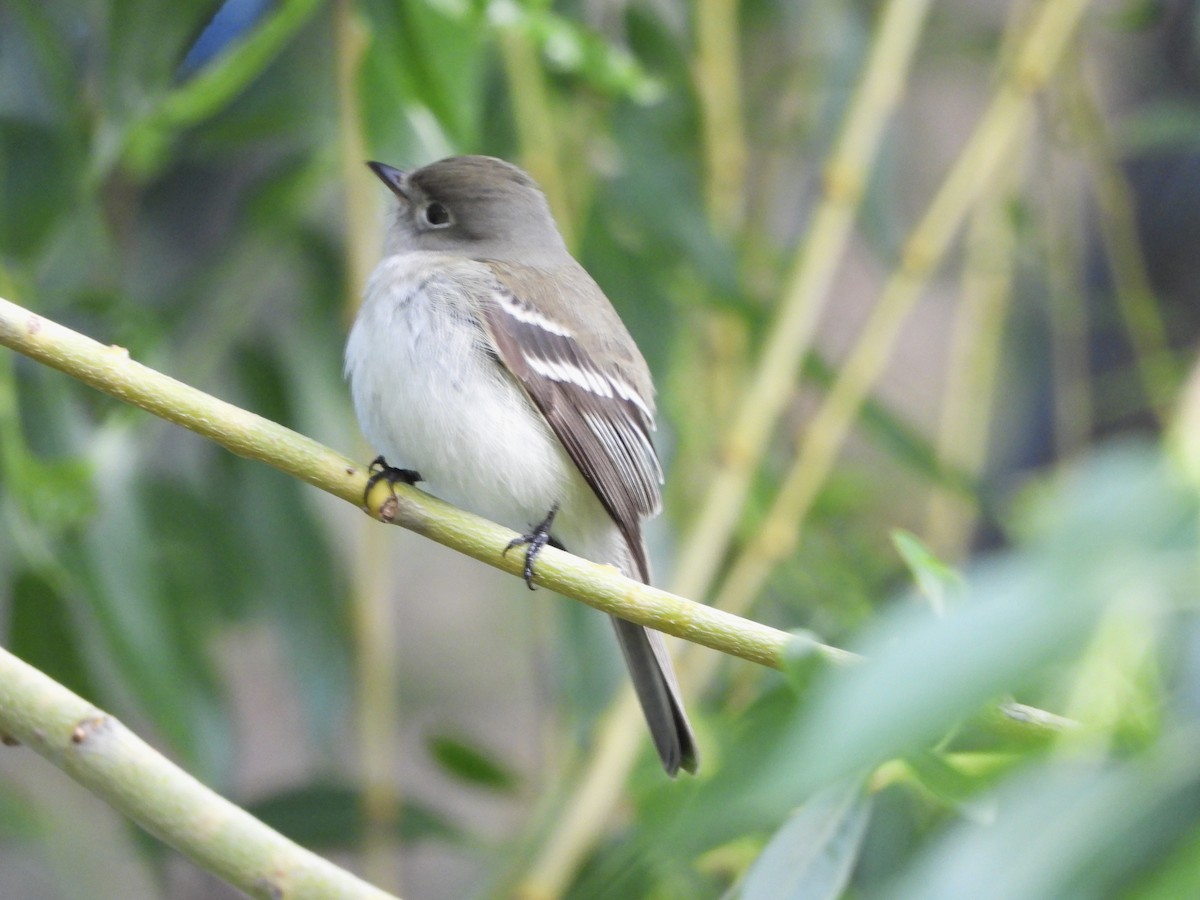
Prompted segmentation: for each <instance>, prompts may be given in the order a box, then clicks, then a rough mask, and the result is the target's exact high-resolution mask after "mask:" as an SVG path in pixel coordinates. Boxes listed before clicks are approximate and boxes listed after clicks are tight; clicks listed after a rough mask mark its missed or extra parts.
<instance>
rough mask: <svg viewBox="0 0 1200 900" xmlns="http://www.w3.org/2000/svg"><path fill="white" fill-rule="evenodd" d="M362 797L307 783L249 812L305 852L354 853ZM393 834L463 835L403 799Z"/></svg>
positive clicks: (409, 838)
mask: <svg viewBox="0 0 1200 900" xmlns="http://www.w3.org/2000/svg"><path fill="white" fill-rule="evenodd" d="M363 805H364V800H363V795H362V792H361V791H359V790H357V789H355V788H353V787H350V786H347V785H341V784H309V785H305V786H303V787H298V788H294V789H292V790H286V791H281V792H279V793H277V794H273V795H271V796H270V797H267V798H265V799H262V800H259V801H257V802H255V803H251V804H249V805H248V806H247V807H246V811H247V812H249V813H250V814H251V815H252V816H254V817H255V818H258V819H261V820H262V821H263V822H265V823H266V824H267V825H270V826H271V827H272V828H274V829H276V830H277V831H279V832H281V833H283V834H285V835H287V836H288V837H289V838H291V839H292V840H294V841H296V842H297V843H300V844H302V845H304V846H306V847H322V848H326V849H331V848H338V849H355V848H356V847H358V846H359V845H360V842H361V841H362V839H363V818H362V810H363ZM399 813H400V814H399V819H398V820H397V822H396V823H395V834H396V836H397V837H398V838H400V839H401V840H403V841H419V840H428V839H443V840H459V839H461V837H462V834H461V832H460V831H459V830H458V828H456V827H455V826H453V825H451V824H450V823H449V822H448V821H446V819H445V818H443V817H442V816H441V815H439V814H438V813H436V812H434V811H433V810H432V809H430V808H429V807H427V806H424V805H422V804H421V803H418V802H414V801H412V800H411V799H407V798H405V799H404V800H403V801H402V802H401V804H400V810H399Z"/></svg>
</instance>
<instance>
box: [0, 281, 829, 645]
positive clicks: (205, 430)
mask: <svg viewBox="0 0 1200 900" xmlns="http://www.w3.org/2000/svg"><path fill="white" fill-rule="evenodd" d="M0 344H4V345H6V346H8V347H11V348H12V349H13V350H16V351H18V352H20V353H23V354H25V355H26V356H29V357H31V358H32V359H36V360H37V361H39V362H42V363H45V364H46V365H48V366H52V367H53V368H55V369H58V370H59V371H62V372H65V373H67V374H68V375H71V376H72V377H74V378H77V379H79V380H80V381H83V382H85V383H87V384H89V385H91V386H92V387H94V388H96V389H98V390H101V391H103V392H104V393H106V394H110V395H112V396H113V397H116V398H117V399H119V400H124V401H125V402H126V403H131V404H133V405H134V406H138V407H141V408H142V409H144V410H146V411H148V412H152V413H154V414H155V415H157V416H161V417H162V418H164V419H167V420H168V421H171V422H174V423H176V424H177V425H182V426H183V427H184V428H187V429H189V430H191V431H194V432H196V433H197V434H201V435H203V436H204V437H207V438H209V439H211V440H213V441H215V442H216V443H218V444H220V445H221V446H223V447H225V448H226V449H228V450H231V451H232V452H234V453H236V454H238V455H239V456H244V457H246V458H247V459H256V460H259V461H261V462H265V463H268V464H269V465H272V466H274V467H275V468H277V469H279V470H280V471H283V472H286V473H288V474H289V475H292V476H294V477H296V478H299V479H301V480H302V481H306V482H308V483H309V484H311V485H313V486H314V487H318V488H320V489H321V490H323V491H327V492H329V493H330V494H333V495H334V496H335V497H340V498H341V499H343V500H345V501H347V502H348V503H353V504H354V505H355V506H361V504H362V499H363V491H364V489H365V487H366V483H367V474H366V470H365V468H364V467H363V466H360V465H358V464H357V463H355V462H353V461H352V460H350V459H347V458H346V457H345V456H342V455H341V454H340V453H337V452H335V451H333V450H331V449H330V448H328V447H326V446H324V445H322V444H320V443H318V442H316V441H314V440H312V439H311V438H307V437H305V436H303V435H301V434H297V433H296V432H294V431H291V430H290V429H287V428H284V427H283V426H282V425H279V424H277V423H275V422H271V421H269V420H267V419H264V418H263V417H262V416H258V415H255V414H254V413H251V412H247V411H246V410H244V409H240V408H239V407H236V406H234V405H232V404H230V403H226V402H224V401H223V400H218V399H217V398H215V397H212V396H210V395H209V394H206V393H204V392H203V391H200V390H197V389H196V388H193V387H190V386H188V385H186V384H183V383H181V382H178V381H176V380H175V379H173V378H170V377H168V376H166V375H164V374H162V373H161V372H157V371H155V370H154V369H151V368H149V367H147V366H144V365H142V364H141V363H138V362H135V361H134V360H132V359H130V357H129V352H128V351H127V350H125V349H124V348H122V347H113V346H105V345H103V344H100V343H98V342H96V341H94V340H92V339H91V338H89V337H86V336H85V335H82V334H79V333H77V332H75V331H72V330H70V329H69V328H66V327H64V326H62V325H59V324H57V323H56V322H53V321H51V320H49V319H46V318H44V317H42V316H39V315H38V314H36V313H34V312H31V311H30V310H27V309H24V308H23V307H20V306H18V305H16V304H15V303H11V302H10V301H8V300H5V299H3V298H0ZM369 512H370V514H371V515H373V516H375V517H376V518H378V519H381V520H382V521H387V522H393V523H395V524H397V525H402V526H404V527H405V528H408V529H409V530H411V531H415V532H417V533H418V534H421V535H424V536H425V537H428V538H430V539H432V540H435V541H437V542H438V543H439V544H445V545H446V546H447V547H450V548H451V549H453V550H457V551H459V552H460V553H465V554H466V555H468V556H471V557H474V558H475V559H478V560H480V561H481V562H485V563H487V564H488V565H491V566H495V567H496V568H498V569H503V570H504V571H506V572H509V573H511V574H514V575H517V574H520V572H521V568H522V566H523V563H524V561H523V558H522V557H521V554H509V555H508V556H502V555H501V552H500V551H501V549H502V548H504V547H505V546H506V545H507V544H508V541H509V540H510V539H511V538H512V537H513V536H514V532H512V531H510V530H509V529H507V528H502V527H501V526H499V525H496V524H493V523H491V522H488V521H486V520H485V519H481V518H480V517H478V516H475V515H472V514H471V513H468V512H464V511H463V510H460V509H456V508H455V507H453V506H450V505H449V504H447V503H443V502H442V501H440V500H438V499H436V498H435V497H431V496H429V495H428V494H426V493H424V492H423V491H420V490H417V489H416V488H408V487H405V486H403V485H401V486H398V487H397V488H396V490H395V496H394V499H393V496H392V494H391V493H390V492H389V491H388V490H387V489H386V487H384V486H382V485H380V486H377V488H376V490H375V491H374V492H373V494H372V498H371V508H370V510H369ZM536 580H537V583H538V584H541V585H544V586H545V587H548V588H551V589H552V590H554V591H557V592H558V593H560V594H563V595H564V596H567V597H571V598H573V599H576V600H580V601H581V602H583V603H586V604H588V605H589V606H593V607H595V608H596V609H599V610H601V611H603V612H607V613H612V614H613V615H616V616H620V617H622V618H624V619H628V620H629V621H631V622H636V623H638V624H639V625H648V626H649V627H651V628H654V629H655V630H657V631H662V632H665V633H666V634H673V635H675V636H676V637H681V638H683V639H684V640H688V641H692V642H694V643H698V644H703V645H704V646H706V647H710V648H712V649H714V650H720V651H721V652H722V653H729V654H731V655H733V656H739V657H741V658H742V659H746V660H749V661H750V662H756V663H759V664H761V665H765V666H773V667H778V666H780V665H781V664H782V661H783V658H784V655H785V652H786V651H787V650H788V649H789V647H791V646H794V647H795V648H796V649H797V650H807V651H809V652H818V653H820V654H822V655H824V656H826V657H828V658H830V659H832V660H835V661H844V660H846V659H849V658H852V654H850V653H848V652H846V651H844V650H839V649H837V648H836V647H829V646H827V645H824V644H818V643H816V642H805V641H801V640H800V639H799V638H796V637H794V636H792V635H789V634H787V633H785V632H783V631H779V630H778V629H776V628H771V627H769V626H767V625H761V624H759V623H757V622H752V621H750V620H748V619H743V618H740V617H738V616H734V615H731V614H729V613H726V612H722V611H721V610H718V609H713V608H711V607H707V606H702V605H701V604H699V603H695V602H693V601H691V600H685V599H684V598H682V597H678V596H676V595H675V594H671V593H669V592H667V591H663V590H659V589H657V588H653V587H650V586H648V585H644V584H641V583H639V582H636V581H632V580H631V579H628V578H625V577H624V576H623V575H621V574H620V573H618V572H617V571H616V570H615V569H613V568H611V567H608V566H601V565H597V564H596V563H592V562H588V561H587V560H584V559H580V558H579V557H576V556H572V555H570V554H568V553H564V552H562V551H560V550H556V549H554V548H552V547H547V548H546V549H545V550H544V551H543V552H542V554H541V555H540V556H539V557H538V567H537V579H536Z"/></svg>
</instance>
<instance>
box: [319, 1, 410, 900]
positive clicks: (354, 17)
mask: <svg viewBox="0 0 1200 900" xmlns="http://www.w3.org/2000/svg"><path fill="white" fill-rule="evenodd" d="M333 16H334V26H335V29H334V39H335V47H336V51H337V56H336V64H337V65H336V74H337V92H338V138H339V141H340V144H341V160H340V162H341V170H342V184H343V185H344V191H345V194H344V204H345V216H346V243H345V246H346V251H345V252H346V288H345V298H346V302H345V312H346V315H345V320H346V322H347V323H349V322H350V321H351V319H352V318H353V315H354V312H355V311H356V310H357V308H358V305H359V301H360V298H361V297H362V292H363V287H364V286H365V285H366V282H367V278H368V277H369V276H370V272H371V269H372V267H373V265H374V261H375V259H376V258H377V257H378V254H379V245H380V240H379V228H378V226H377V225H376V222H375V218H376V217H375V211H376V208H377V206H376V203H375V202H373V198H372V195H371V193H370V191H371V189H372V188H376V189H377V185H375V184H374V181H375V180H374V179H373V178H371V177H370V176H369V175H368V173H367V171H366V167H365V166H364V165H363V163H364V161H365V160H366V159H367V148H366V144H365V142H364V140H363V124H362V111H361V107H360V105H359V92H358V74H359V70H360V67H361V64H362V59H363V55H364V53H365V52H366V49H367V46H368V35H367V31H366V26H365V24H364V23H363V21H362V19H361V18H359V14H358V12H357V10H356V8H355V5H354V4H353V3H352V2H351V0H338V2H337V3H336V4H335V5H334V8H333ZM371 524H372V523H370V522H369V521H366V520H359V521H358V522H357V527H356V529H355V531H356V535H355V539H354V553H353V555H352V563H351V567H350V610H351V617H350V620H351V626H352V634H353V639H354V648H355V652H354V682H355V687H354V726H355V730H356V733H357V737H358V739H357V741H356V742H355V751H356V752H357V754H358V760H359V766H358V768H359V780H360V782H361V784H362V813H363V824H364V835H363V842H362V860H363V862H362V871H363V873H364V875H365V876H366V877H367V879H368V880H369V881H371V882H372V883H373V884H376V885H379V886H380V887H384V888H386V889H388V890H393V891H395V890H399V887H400V878H399V872H398V859H399V848H398V846H397V840H396V827H395V825H396V823H397V822H398V821H399V820H400V811H401V800H402V798H401V795H400V788H399V785H398V783H397V781H396V778H395V775H394V773H395V750H396V746H397V741H398V736H399V732H400V723H399V710H400V702H399V691H400V680H399V677H398V674H397V673H398V671H399V647H398V643H397V640H396V634H397V629H396V622H395V615H396V613H395V604H394V603H393V602H392V587H393V585H392V578H391V577H390V575H389V573H390V572H391V568H390V567H388V566H381V565H379V562H378V561H379V560H380V559H386V558H387V553H388V548H387V546H386V543H385V536H384V534H383V533H382V529H379V528H373V527H371Z"/></svg>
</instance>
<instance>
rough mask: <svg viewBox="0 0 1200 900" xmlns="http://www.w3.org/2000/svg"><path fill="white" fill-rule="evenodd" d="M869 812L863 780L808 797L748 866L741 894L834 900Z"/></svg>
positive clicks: (750, 899) (749, 898)
mask: <svg viewBox="0 0 1200 900" xmlns="http://www.w3.org/2000/svg"><path fill="white" fill-rule="evenodd" d="M870 816H871V798H870V796H869V795H867V794H866V793H865V792H864V790H863V785H862V782H861V781H859V780H855V781H854V782H853V783H851V784H848V785H845V784H843V785H834V786H831V787H829V788H826V789H825V790H823V791H821V792H820V793H818V794H815V795H814V796H812V797H810V798H809V799H808V800H807V801H806V802H805V803H804V805H803V806H801V807H800V808H799V809H798V810H796V812H795V813H793V814H792V816H791V818H789V819H788V820H787V821H786V822H785V823H784V824H783V827H782V828H780V829H779V831H777V832H776V833H775V836H774V837H773V838H771V841H770V843H768V844H767V846H766V848H765V849H764V850H763V852H762V854H761V855H760V856H759V857H758V859H757V860H755V862H754V864H753V865H752V866H751V867H750V869H749V871H747V872H746V876H745V879H744V880H743V882H742V886H741V889H740V890H739V891H738V894H737V896H738V897H739V898H740V900H825V898H829V900H833V898H836V897H840V896H841V894H842V891H843V890H844V889H845V887H846V884H847V883H848V882H849V880H850V873H851V871H852V870H853V868H854V864H855V861H856V860H857V859H858V853H859V850H860V849H861V847H862V841H863V836H864V835H865V834H866V830H867V822H868V821H869V820H870Z"/></svg>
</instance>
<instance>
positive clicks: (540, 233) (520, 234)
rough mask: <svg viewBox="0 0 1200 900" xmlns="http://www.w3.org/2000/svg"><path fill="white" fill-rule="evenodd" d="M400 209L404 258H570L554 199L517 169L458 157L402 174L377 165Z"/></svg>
mask: <svg viewBox="0 0 1200 900" xmlns="http://www.w3.org/2000/svg"><path fill="white" fill-rule="evenodd" d="M370 165H371V168H372V169H373V170H374V172H375V174H376V175H378V176H379V177H380V179H381V180H383V182H384V183H385V184H386V185H387V186H388V188H389V189H391V191H392V192H393V193H394V194H395V195H396V196H397V198H398V199H399V201H400V204H399V210H398V211H397V215H396V219H395V224H394V228H393V232H392V235H391V238H392V240H393V242H394V248H393V249H394V250H395V251H396V252H405V251H411V250H436V251H440V252H446V253H461V254H463V255H466V256H471V257H476V258H493V259H505V260H510V261H519V262H525V263H528V264H534V265H537V264H544V263H546V262H547V261H548V260H549V261H554V260H556V259H558V258H560V257H561V256H562V255H564V254H566V252H567V251H566V247H565V245H564V244H563V240H562V237H561V235H560V234H559V232H558V227H557V226H556V225H555V223H554V217H553V216H552V215H551V213H550V206H549V204H548V203H547V202H546V196H545V194H543V193H542V191H541V188H539V187H538V185H537V183H536V182H535V181H534V180H533V179H532V178H530V177H529V175H528V174H526V173H525V172H524V171H522V170H521V169H519V168H518V167H517V166H514V165H512V164H511V163H508V162H505V161H504V160H502V159H496V158H495V157H491V156H453V157H450V158H448V159H443V160H439V161H438V162H435V163H431V164H430V165H427V166H424V167H423V168H420V169H415V170H412V171H409V172H401V171H399V170H397V169H392V168H391V167H389V166H385V165H381V164H379V163H371V164H370Z"/></svg>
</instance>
